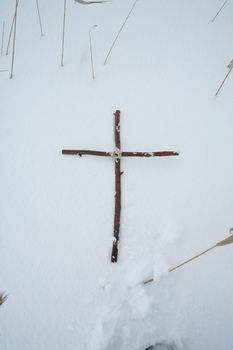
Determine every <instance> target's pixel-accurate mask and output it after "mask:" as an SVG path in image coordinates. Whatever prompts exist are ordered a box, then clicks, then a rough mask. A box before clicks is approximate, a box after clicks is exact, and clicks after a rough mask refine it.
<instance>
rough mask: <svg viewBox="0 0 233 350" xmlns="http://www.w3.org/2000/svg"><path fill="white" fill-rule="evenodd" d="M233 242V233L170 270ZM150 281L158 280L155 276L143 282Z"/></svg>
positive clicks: (172, 269) (231, 230) (171, 270)
mask: <svg viewBox="0 0 233 350" xmlns="http://www.w3.org/2000/svg"><path fill="white" fill-rule="evenodd" d="M230 232H233V229H230ZM232 243H233V235H231V236H230V237H227V238H225V239H223V240H222V241H220V242H218V243H216V244H215V245H213V246H212V247H210V248H208V249H206V250H204V251H203V252H201V253H200V254H197V255H195V256H193V257H192V258H190V259H188V260H186V261H184V262H183V263H181V264H179V265H177V266H175V267H173V268H171V269H170V270H169V271H168V272H173V271H175V270H177V269H179V268H180V267H182V266H184V265H186V264H188V263H190V262H191V261H193V260H195V259H197V258H199V257H200V256H202V255H205V254H206V253H208V252H209V251H211V250H213V249H215V248H216V247H223V246H225V245H228V244H232ZM150 282H156V281H155V280H154V279H153V278H150V279H149V280H146V281H144V282H143V283H144V284H147V283H150Z"/></svg>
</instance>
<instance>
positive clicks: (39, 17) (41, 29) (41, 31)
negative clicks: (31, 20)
mask: <svg viewBox="0 0 233 350" xmlns="http://www.w3.org/2000/svg"><path fill="white" fill-rule="evenodd" d="M36 8H37V14H38V19H39V23H40V33H41V36H44V33H43V28H42V22H41V16H40V7H39V0H36Z"/></svg>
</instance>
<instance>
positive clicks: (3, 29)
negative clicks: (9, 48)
mask: <svg viewBox="0 0 233 350" xmlns="http://www.w3.org/2000/svg"><path fill="white" fill-rule="evenodd" d="M4 35H5V21H3V24H2V45H1V56H2V55H3V46H4Z"/></svg>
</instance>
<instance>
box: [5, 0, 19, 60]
mask: <svg viewBox="0 0 233 350" xmlns="http://www.w3.org/2000/svg"><path fill="white" fill-rule="evenodd" d="M17 2H19V0H18V1H17ZM15 16H16V8H15V11H14V16H13V19H12V23H11V29H10V33H9V37H8V42H7V48H6V55H8V53H9V47H10V42H11V36H12V31H13V27H14V23H15Z"/></svg>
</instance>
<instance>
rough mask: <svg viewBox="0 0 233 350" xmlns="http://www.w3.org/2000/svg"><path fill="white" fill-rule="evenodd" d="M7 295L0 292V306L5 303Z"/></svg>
mask: <svg viewBox="0 0 233 350" xmlns="http://www.w3.org/2000/svg"><path fill="white" fill-rule="evenodd" d="M7 297H8V295H5V294H4V293H0V306H1V305H2V304H3V303H5V301H6V299H7Z"/></svg>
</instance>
